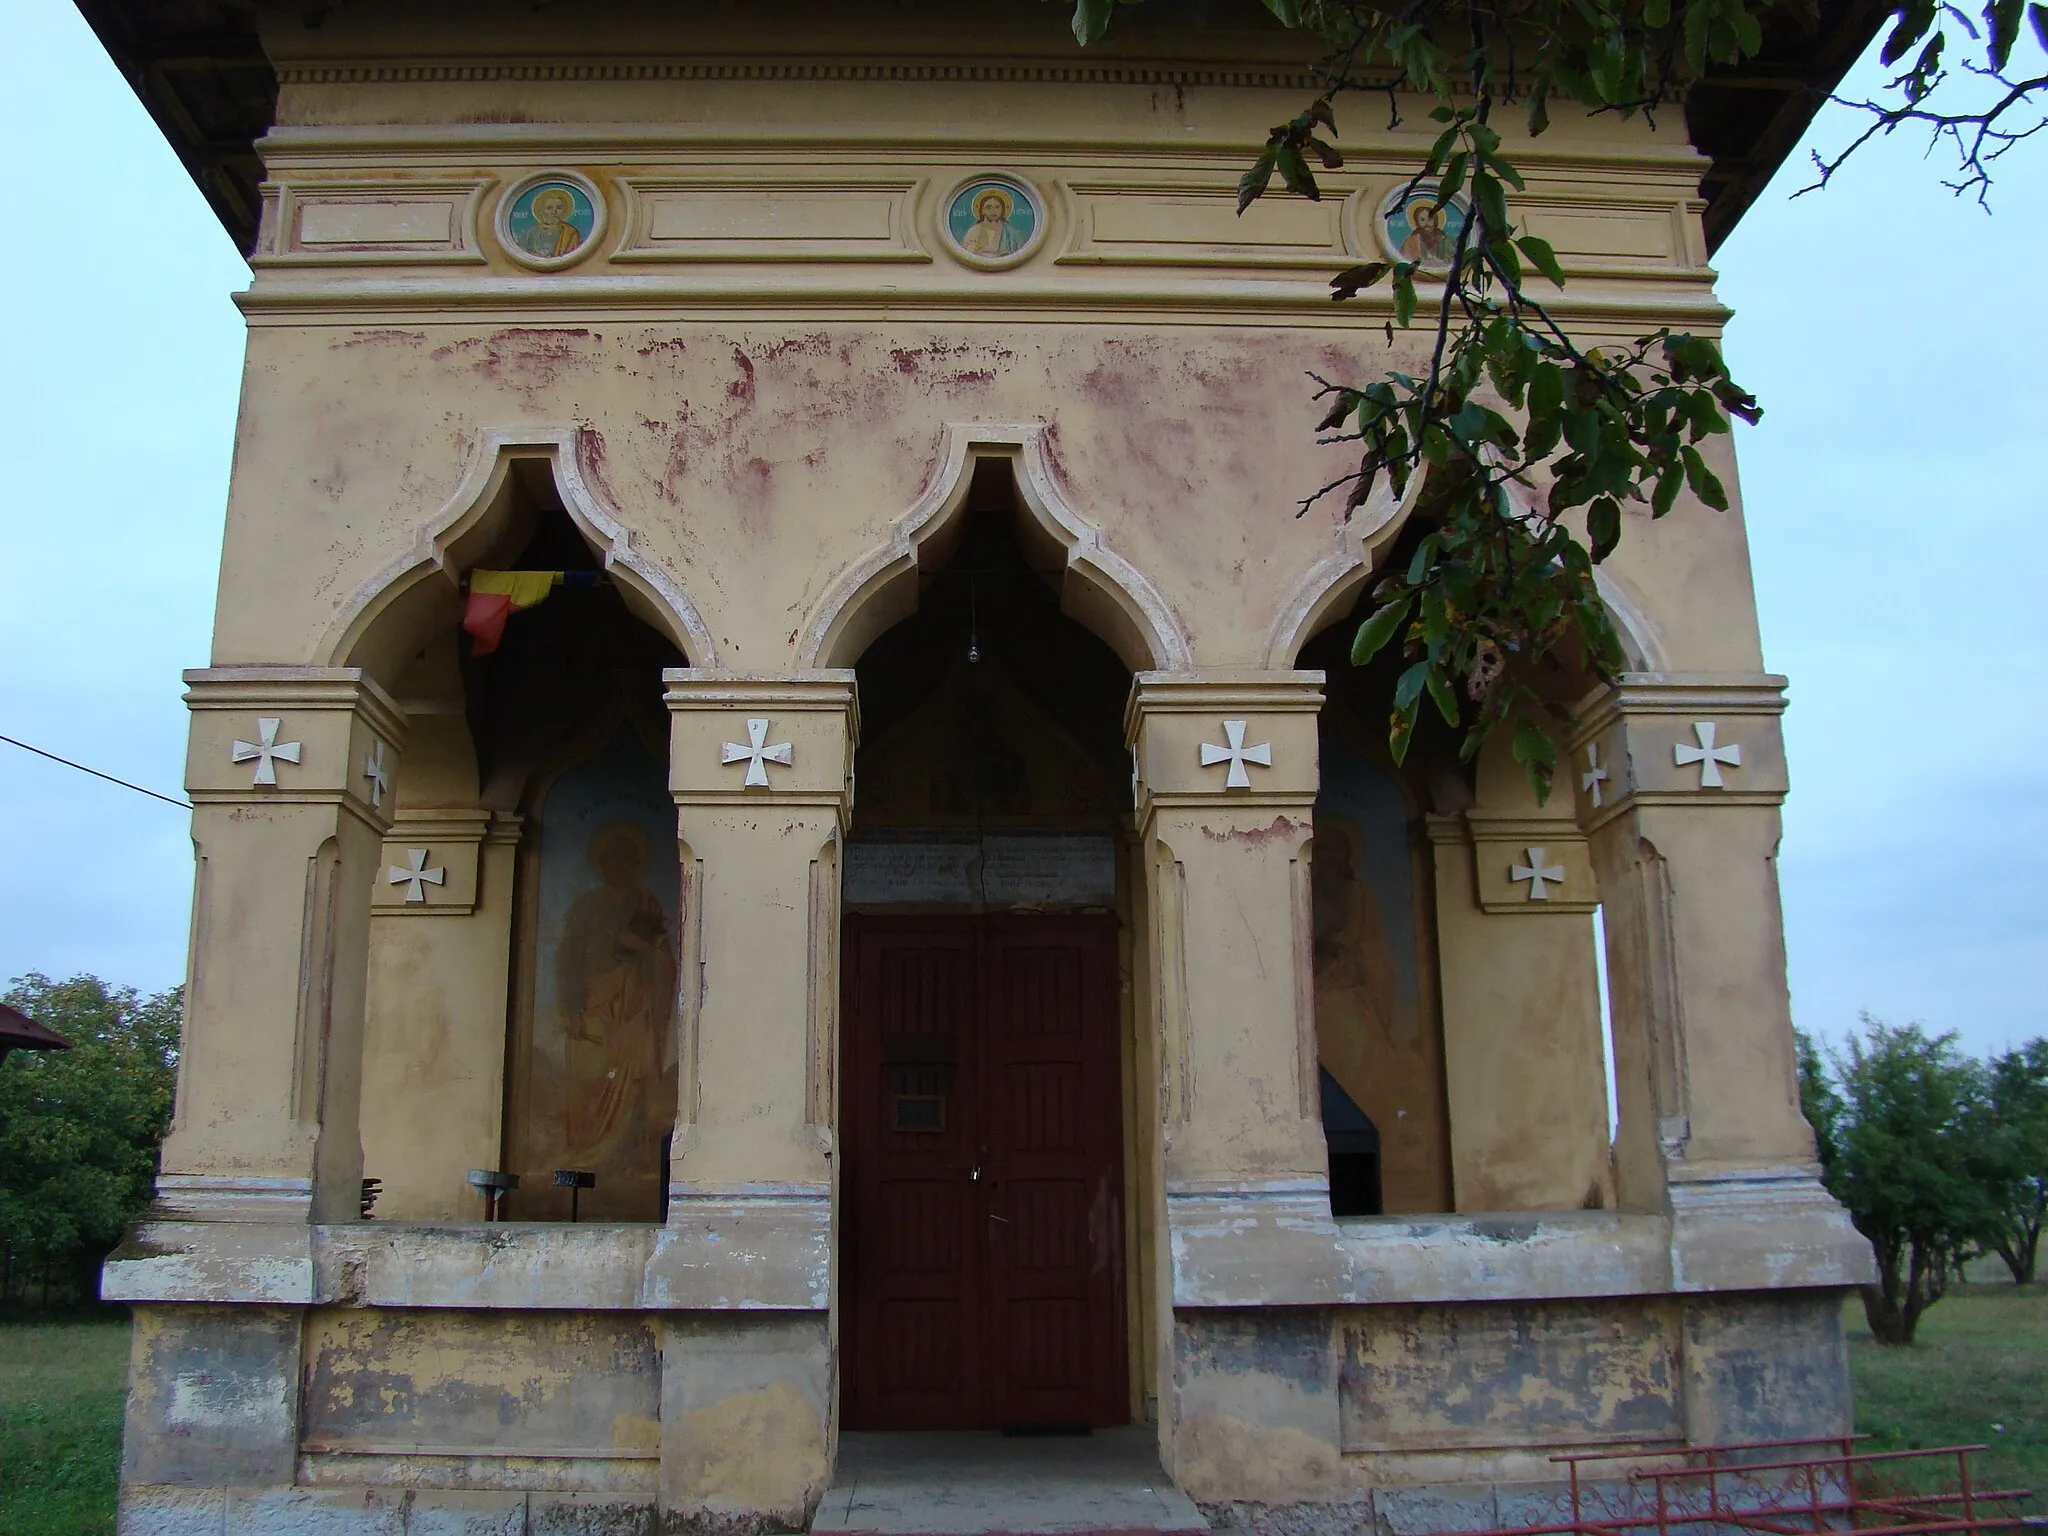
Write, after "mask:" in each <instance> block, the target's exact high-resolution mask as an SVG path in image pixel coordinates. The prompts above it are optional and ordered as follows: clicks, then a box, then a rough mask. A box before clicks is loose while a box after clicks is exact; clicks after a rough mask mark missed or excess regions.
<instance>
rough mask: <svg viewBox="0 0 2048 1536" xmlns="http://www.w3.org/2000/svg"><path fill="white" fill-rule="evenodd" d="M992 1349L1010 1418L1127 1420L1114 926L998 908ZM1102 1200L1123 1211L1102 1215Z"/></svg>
mask: <svg viewBox="0 0 2048 1536" xmlns="http://www.w3.org/2000/svg"><path fill="white" fill-rule="evenodd" d="M988 922H989V930H988V934H987V937H986V939H985V941H984V942H985V951H984V958H983V965H982V971H983V975H984V977H985V978H986V991H985V994H984V995H985V997H986V999H987V1004H986V1006H987V1022H986V1025H985V1032H984V1036H983V1047H982V1051H983V1067H982V1071H983V1076H984V1080H985V1081H986V1082H987V1083H988V1084H989V1086H990V1092H989V1097H988V1106H987V1126H988V1142H989V1166H990V1170H991V1174H992V1178H993V1182H992V1185H991V1188H990V1189H989V1192H988V1199H989V1201H990V1203H991V1210H992V1214H994V1215H996V1216H997V1217H999V1218H1001V1219H1000V1220H999V1221H996V1222H994V1223H992V1224H991V1226H992V1229H993V1230H992V1233H991V1243H990V1249H991V1254H992V1257H993V1260H994V1262H993V1263H992V1264H991V1267H990V1273H989V1325H990V1331H989V1335H988V1340H987V1345H986V1349H987V1358H988V1361H989V1369H990V1377H991V1380H990V1388H991V1390H992V1391H993V1392H994V1394H995V1395H996V1412H997V1416H998V1418H999V1420H1000V1421H1001V1422H1004V1423H1040V1424H1045V1423H1076V1424H1098V1425H1110V1424H1120V1423H1123V1422H1124V1421H1125V1420H1126V1419H1127V1418H1128V1417H1129V1414H1128V1407H1127V1402H1126V1399H1125V1386H1124V1381H1125V1370H1124V1319H1123V1275H1122V1270H1123V1265H1122V1244H1123V1227H1122V1220H1121V1214H1120V1213H1121V1209H1122V1190H1123V1158H1122V1120H1123V1096H1122V1093H1121V1090H1120V1087H1119V1082H1118V1049H1117V1027H1116V1026H1117V1017H1118V1011H1117V969H1116V929H1115V925H1114V923H1113V922H1112V921H1110V920H1108V919H1093V918H1062V917H1037V918H1032V917H1000V918H990V919H989V920H988ZM1105 1212H1113V1213H1116V1219H1115V1220H1105V1219H1104V1214H1105Z"/></svg>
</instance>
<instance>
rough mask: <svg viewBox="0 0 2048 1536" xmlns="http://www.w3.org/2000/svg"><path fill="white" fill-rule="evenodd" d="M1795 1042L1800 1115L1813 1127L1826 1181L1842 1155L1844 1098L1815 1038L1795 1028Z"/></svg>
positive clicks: (1815, 1154)
mask: <svg viewBox="0 0 2048 1536" xmlns="http://www.w3.org/2000/svg"><path fill="white" fill-rule="evenodd" d="M1792 1041H1793V1044H1794V1046H1795V1047H1796V1050H1797V1054H1798V1061H1799V1112H1800V1113H1801V1114H1803V1115H1805V1116H1806V1123H1807V1124H1808V1125H1809V1126H1811V1127H1812V1128H1813V1150H1814V1156H1815V1157H1816V1158H1817V1159H1819V1161H1820V1170H1821V1175H1822V1177H1824V1178H1825V1177H1826V1176H1827V1175H1828V1174H1829V1173H1830V1172H1832V1171H1833V1169H1834V1167H1835V1164H1836V1163H1837V1162H1839V1161H1840V1159H1841V1155H1842V1095H1841V1094H1840V1093H1839V1092H1837V1091H1836V1088H1835V1084H1834V1079H1833V1078H1831V1077H1829V1076H1828V1064H1827V1061H1826V1060H1825V1059H1824V1058H1823V1057H1822V1056H1821V1053H1820V1047H1819V1046H1818V1045H1816V1044H1815V1043H1814V1039H1813V1036H1811V1035H1809V1034H1808V1033H1807V1032H1806V1031H1805V1030H1803V1029H1795V1030H1793V1031H1792Z"/></svg>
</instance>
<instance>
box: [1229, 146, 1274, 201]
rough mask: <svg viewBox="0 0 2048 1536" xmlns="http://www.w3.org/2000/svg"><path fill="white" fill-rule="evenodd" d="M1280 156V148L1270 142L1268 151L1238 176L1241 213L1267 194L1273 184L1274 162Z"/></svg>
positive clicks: (1267, 147) (1238, 199) (1238, 197)
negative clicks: (1267, 189)
mask: <svg viewBox="0 0 2048 1536" xmlns="http://www.w3.org/2000/svg"><path fill="white" fill-rule="evenodd" d="M1279 158H1280V151H1279V149H1278V148H1277V147H1276V146H1274V145H1270V144H1269V145H1267V146H1266V152H1265V153H1264V154H1262V155H1260V156H1259V158H1258V159H1257V160H1256V161H1254V162H1253V164H1252V168H1251V169H1250V170H1248V171H1246V172H1245V173H1244V175H1243V176H1241V177H1239V178H1238V183H1237V211H1238V212H1239V213H1240V214H1242V213H1243V212H1244V211H1245V209H1247V208H1249V207H1251V205H1252V204H1253V203H1255V202H1257V201H1258V200H1259V199H1260V198H1262V197H1264V196H1265V195H1266V188H1267V187H1268V186H1270V185H1271V184H1272V180H1273V166H1274V163H1275V162H1276V161H1277V160H1278V159H1279Z"/></svg>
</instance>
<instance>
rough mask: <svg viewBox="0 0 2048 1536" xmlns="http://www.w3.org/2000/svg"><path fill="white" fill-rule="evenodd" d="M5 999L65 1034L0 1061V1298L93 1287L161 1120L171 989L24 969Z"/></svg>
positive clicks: (137, 1189) (170, 1040)
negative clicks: (143, 992)
mask: <svg viewBox="0 0 2048 1536" xmlns="http://www.w3.org/2000/svg"><path fill="white" fill-rule="evenodd" d="M6 1001H7V1002H8V1003H9V1004H11V1005H12V1006H14V1007H16V1008H19V1009H20V1010H21V1011H22V1012H23V1013H25V1014H27V1015H29V1017H31V1018H33V1019H35V1020H36V1021H37V1022H38V1023H42V1024H47V1025H48V1026H50V1028H52V1029H55V1030H57V1031H59V1032H60V1033H62V1034H64V1035H66V1036H68V1037H70V1039H71V1040H72V1042H73V1048H72V1049H71V1050H68V1051H45V1052H35V1053H30V1052H26V1051H17V1052H15V1053H14V1054H13V1055H11V1056H10V1057H9V1058H8V1059H7V1062H6V1064H5V1065H4V1066H0V1299H6V1300H16V1299H20V1298H22V1297H24V1296H25V1295H26V1294H27V1293H28V1292H29V1290H30V1288H31V1287H35V1286H39V1287H40V1289H41V1295H42V1299H44V1300H45V1301H47V1300H48V1299H49V1297H50V1295H51V1292H52V1289H53V1287H54V1288H55V1289H56V1291H57V1292H58V1293H59V1294H65V1295H69V1296H71V1297H74V1298H79V1299H83V1298H86V1297H90V1296H92V1295H93V1294H94V1290H93V1271H94V1270H95V1268H96V1267H97V1266H98V1264H99V1262H100V1260H101V1259H102V1258H104V1257H105V1256H106V1254H107V1252H108V1251H109V1250H110V1249H112V1248H113V1246H114V1245H115V1244H116V1243H118V1242H119V1241H120V1239H121V1235H122V1233H123V1232H124V1231H125V1230H126V1229H127V1227H128V1226H129V1224H130V1223H132V1222H133V1221H134V1220H135V1219H136V1218H137V1217H138V1216H140V1215H141V1214H142V1210H143V1208H144V1207H145V1206H146V1205H147V1204H148V1203H149V1198H150V1190H151V1185H152V1182H153V1180H154V1179H155V1176H156V1169H157V1143H158V1142H159V1141H161V1140H162V1139H163V1135H164V1132H165V1131H166V1130H167V1129H168V1128H169V1126H170V1120H171V1094H172V1088H173V1082H174V1078H175V1075H176V1063H177V1052H178V1028H179V1023H180V1020H181V1017H182V1013H183V1000H182V989H180V988H173V989H171V990H170V991H167V992H159V993H156V994H154V995H153V996H150V997H143V996H140V995H139V994H137V992H136V991H135V989H134V988H132V987H118V988H116V987H109V986H108V985H107V984H106V983H105V982H103V981H101V980H99V979H98V978H97V977H93V976H74V977H73V978H72V979H71V980H69V981H62V982H59V981H52V980H51V979H50V978H49V977H47V976H43V975H40V974H38V973H35V972H31V973H30V974H28V975H26V976H23V977H21V978H20V979H18V980H17V981H16V982H15V983H14V985H13V986H12V987H11V988H10V989H9V990H8V992H7V994H6Z"/></svg>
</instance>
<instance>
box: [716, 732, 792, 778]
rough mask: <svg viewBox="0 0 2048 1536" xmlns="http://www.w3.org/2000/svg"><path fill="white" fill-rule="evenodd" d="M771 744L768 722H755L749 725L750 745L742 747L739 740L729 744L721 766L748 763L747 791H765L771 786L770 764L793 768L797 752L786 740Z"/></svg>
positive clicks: (722, 750)
mask: <svg viewBox="0 0 2048 1536" xmlns="http://www.w3.org/2000/svg"><path fill="white" fill-rule="evenodd" d="M767 741H768V722H767V721H766V720H761V719H754V720H749V721H748V722H747V743H746V745H745V746H741V745H740V744H739V743H738V742H736V741H728V742H727V743H726V744H725V745H724V746H723V747H722V748H720V749H719V754H718V760H719V761H720V762H721V763H745V764H746V765H747V775H746V777H745V778H744V779H743V780H741V786H742V787H743V788H744V787H756V786H757V787H759V788H761V789H766V788H767V787H768V765H769V764H770V763H780V764H782V766H783V767H785V768H787V767H788V766H789V765H790V760H791V759H792V757H794V755H795V749H794V748H793V747H791V745H790V744H789V743H788V742H786V741H778V742H776V743H775V744H774V745H773V746H769V745H767V744H766V743H767Z"/></svg>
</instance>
